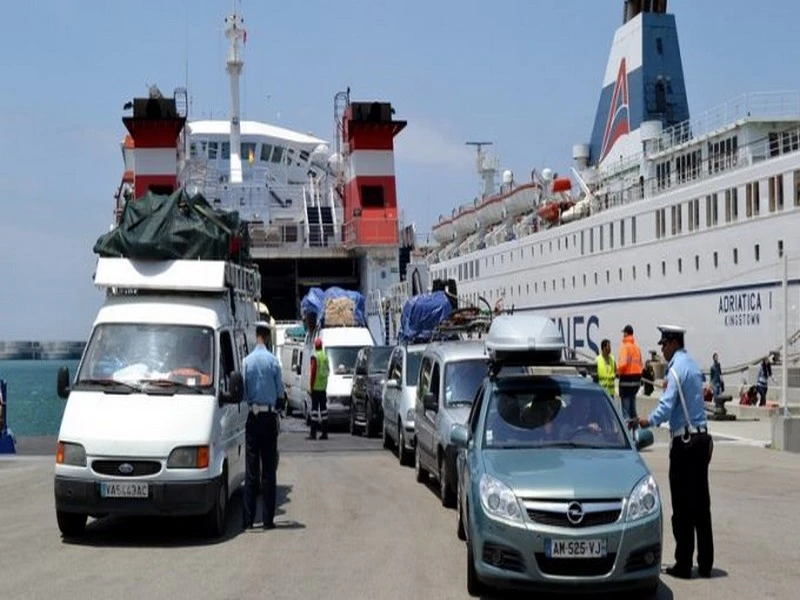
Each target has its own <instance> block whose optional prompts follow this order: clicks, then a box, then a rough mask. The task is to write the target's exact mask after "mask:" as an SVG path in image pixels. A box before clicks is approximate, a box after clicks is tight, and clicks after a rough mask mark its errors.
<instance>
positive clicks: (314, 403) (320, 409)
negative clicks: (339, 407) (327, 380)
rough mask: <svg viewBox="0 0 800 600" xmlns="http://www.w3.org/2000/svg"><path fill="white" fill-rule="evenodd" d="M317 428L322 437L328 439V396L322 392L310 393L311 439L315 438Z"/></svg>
mask: <svg viewBox="0 0 800 600" xmlns="http://www.w3.org/2000/svg"><path fill="white" fill-rule="evenodd" d="M317 428H319V429H320V430H321V431H322V437H328V396H327V395H326V394H325V391H324V390H319V391H312V392H311V437H312V438H316V437H317Z"/></svg>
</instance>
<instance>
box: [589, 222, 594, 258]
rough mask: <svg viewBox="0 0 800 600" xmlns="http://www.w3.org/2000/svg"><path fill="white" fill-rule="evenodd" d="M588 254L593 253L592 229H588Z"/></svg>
mask: <svg viewBox="0 0 800 600" xmlns="http://www.w3.org/2000/svg"><path fill="white" fill-rule="evenodd" d="M589 253H590V254H592V253H594V227H591V228H589Z"/></svg>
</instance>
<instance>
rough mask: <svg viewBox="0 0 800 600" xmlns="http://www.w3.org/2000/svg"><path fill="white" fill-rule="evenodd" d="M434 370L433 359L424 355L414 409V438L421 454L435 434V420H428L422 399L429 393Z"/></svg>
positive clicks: (424, 451)
mask: <svg viewBox="0 0 800 600" xmlns="http://www.w3.org/2000/svg"><path fill="white" fill-rule="evenodd" d="M432 372H433V359H432V358H431V357H430V356H423V357H422V364H421V365H420V370H419V382H418V383H417V402H416V406H415V411H414V438H415V443H416V445H417V448H418V449H419V454H420V456H423V455H424V454H425V453H426V451H427V446H428V445H429V444H430V441H429V439H431V438H432V436H433V422H432V421H430V420H426V417H425V412H426V411H425V406H424V404H423V401H422V399H423V398H424V397H425V394H427V393H428V390H429V389H430V385H431V374H432Z"/></svg>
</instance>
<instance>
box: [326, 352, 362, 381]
mask: <svg viewBox="0 0 800 600" xmlns="http://www.w3.org/2000/svg"><path fill="white" fill-rule="evenodd" d="M359 350H361V346H330V347H329V348H327V349H326V352H327V353H328V365H329V368H330V371H331V373H336V374H338V375H352V374H353V372H354V371H355V367H356V357H357V356H358V351H359Z"/></svg>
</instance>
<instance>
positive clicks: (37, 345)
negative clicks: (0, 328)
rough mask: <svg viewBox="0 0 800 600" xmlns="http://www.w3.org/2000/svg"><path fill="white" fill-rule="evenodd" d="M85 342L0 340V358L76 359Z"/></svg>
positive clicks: (78, 357)
mask: <svg viewBox="0 0 800 600" xmlns="http://www.w3.org/2000/svg"><path fill="white" fill-rule="evenodd" d="M85 347H86V342H76V341H46V342H37V341H29V340H16V341H9V342H0V360H78V359H80V357H81V355H82V354H83V349H84V348H85Z"/></svg>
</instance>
